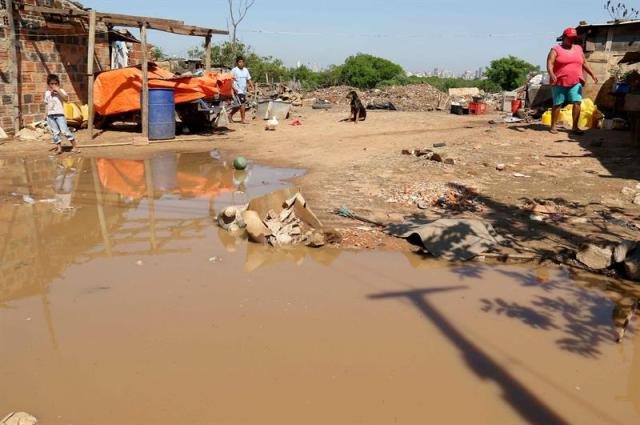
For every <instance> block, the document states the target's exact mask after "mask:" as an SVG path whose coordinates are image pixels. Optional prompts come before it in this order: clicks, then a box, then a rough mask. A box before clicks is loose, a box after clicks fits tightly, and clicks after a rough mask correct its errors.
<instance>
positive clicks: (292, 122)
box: [289, 118, 302, 127]
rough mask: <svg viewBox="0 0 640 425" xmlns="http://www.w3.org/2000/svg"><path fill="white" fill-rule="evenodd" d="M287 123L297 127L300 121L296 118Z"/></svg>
mask: <svg viewBox="0 0 640 425" xmlns="http://www.w3.org/2000/svg"><path fill="white" fill-rule="evenodd" d="M289 125H291V126H294V127H298V126H301V125H302V121H300V120H299V119H297V118H296V119H295V120H293V121H291V122H290V123H289Z"/></svg>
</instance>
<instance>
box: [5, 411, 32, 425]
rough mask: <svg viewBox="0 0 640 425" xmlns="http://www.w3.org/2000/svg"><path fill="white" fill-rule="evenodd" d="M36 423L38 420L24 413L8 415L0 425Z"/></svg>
mask: <svg viewBox="0 0 640 425" xmlns="http://www.w3.org/2000/svg"><path fill="white" fill-rule="evenodd" d="M37 423H38V419H36V418H35V417H34V416H31V415H30V414H28V413H25V412H12V413H9V414H8V415H7V416H5V418H4V419H3V420H1V421H0V425H35V424H37Z"/></svg>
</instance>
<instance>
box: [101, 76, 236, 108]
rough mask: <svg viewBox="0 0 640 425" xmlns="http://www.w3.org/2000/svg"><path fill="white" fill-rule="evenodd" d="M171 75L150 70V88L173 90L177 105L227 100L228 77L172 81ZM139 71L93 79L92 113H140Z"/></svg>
mask: <svg viewBox="0 0 640 425" xmlns="http://www.w3.org/2000/svg"><path fill="white" fill-rule="evenodd" d="M173 77H174V75H173V73H171V72H169V71H165V70H163V69H160V68H155V69H151V67H150V69H149V87H150V88H173V89H174V91H175V100H176V104H181V103H189V102H193V101H196V100H199V99H206V98H212V97H215V96H217V95H218V94H222V95H223V96H229V95H230V93H229V87H231V86H232V83H233V76H232V75H231V74H216V73H214V72H209V73H207V74H206V75H205V76H203V77H193V78H180V79H171V80H167V79H169V78H173ZM141 92H142V70H141V69H140V68H137V67H130V68H123V69H117V70H113V71H106V72H103V73H101V74H99V75H98V76H97V77H96V81H95V84H94V86H93V104H94V109H95V111H96V112H97V113H98V114H100V115H103V116H108V115H115V114H121V113H124V112H132V111H139V110H140V93H141Z"/></svg>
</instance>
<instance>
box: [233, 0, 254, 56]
mask: <svg viewBox="0 0 640 425" xmlns="http://www.w3.org/2000/svg"><path fill="white" fill-rule="evenodd" d="M227 1H228V2H229V18H231V46H232V47H233V49H234V50H235V47H236V43H237V41H238V26H239V25H240V24H241V23H242V21H244V18H246V17H247V12H249V9H251V7H252V6H253V5H254V4H255V2H256V0H238V6H237V10H236V9H235V8H234V6H235V5H234V3H235V0H227Z"/></svg>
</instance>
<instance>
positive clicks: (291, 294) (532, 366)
mask: <svg viewBox="0 0 640 425" xmlns="http://www.w3.org/2000/svg"><path fill="white" fill-rule="evenodd" d="M301 173H302V170H287V169H274V168H269V167H261V166H259V165H256V164H253V165H252V166H251V167H250V169H249V170H248V172H246V173H237V172H234V171H233V170H232V169H231V168H229V166H228V164H227V163H225V161H224V159H219V158H218V155H217V154H216V153H212V154H210V153H182V154H175V153H171V154H163V155H160V156H155V157H150V158H142V159H140V158H138V159H109V158H96V159H92V158H66V159H48V158H42V159H38V158H31V159H12V160H3V161H2V162H0V194H1V196H2V202H1V203H0V377H2V378H1V380H2V383H3V384H2V390H0V416H2V415H4V414H6V413H9V412H10V411H15V410H24V411H27V412H29V413H31V414H33V415H35V416H37V417H38V418H39V419H40V420H41V423H44V424H56V425H57V424H61V425H62V424H83V425H84V424H96V425H101V424H105V425H106V424H109V425H112V424H132V423H153V424H159V425H164V424H167V425H168V424H176V423H189V424H203V425H204V424H207V425H209V424H278V425H282V424H323V425H325V424H425V423H433V424H470V423H473V424H492V425H494V424H519V423H529V424H634V423H640V345H639V344H640V340H638V336H637V335H636V333H635V332H634V331H633V326H632V329H631V332H630V333H629V334H627V336H626V338H625V339H624V341H623V343H622V344H616V343H615V326H614V317H615V316H620V315H621V314H624V311H623V309H624V306H625V305H627V304H625V300H626V299H627V298H626V297H628V296H630V295H632V294H630V293H629V292H625V291H623V289H622V288H619V287H616V286H613V285H610V284H606V283H604V282H602V281H600V280H594V279H593V278H590V277H588V276H575V275H572V274H570V273H569V272H567V271H565V270H561V269H543V268H535V267H528V268H526V267H506V266H505V267H491V266H487V265H467V266H455V267H454V266H448V265H445V264H442V263H438V262H434V261H429V260H424V259H421V258H420V257H417V256H415V255H413V254H408V253H407V254H401V253H382V252H368V253H356V252H343V251H339V250H332V249H320V250H310V249H300V250H281V251H275V250H273V249H268V248H264V247H260V246H256V245H247V244H246V243H245V242H242V241H237V240H235V239H233V238H231V237H229V235H227V234H226V233H224V232H221V231H219V230H218V229H217V227H216V226H215V224H214V219H213V217H214V216H215V213H216V211H219V210H220V208H224V207H225V206H227V205H231V204H237V203H241V202H242V200H244V199H249V198H253V197H255V196H259V195H262V194H264V193H268V192H269V191H272V190H275V189H279V188H283V187H286V186H288V185H290V184H291V183H289V180H290V179H291V178H293V177H296V176H299V175H301ZM621 306H623V307H621Z"/></svg>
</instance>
